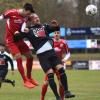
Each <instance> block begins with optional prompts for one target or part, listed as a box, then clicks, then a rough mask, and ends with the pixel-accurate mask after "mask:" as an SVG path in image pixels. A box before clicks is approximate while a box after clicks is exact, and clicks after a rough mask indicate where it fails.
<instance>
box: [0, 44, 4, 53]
mask: <svg viewBox="0 0 100 100" xmlns="http://www.w3.org/2000/svg"><path fill="white" fill-rule="evenodd" d="M4 51H5V45H4V44H2V43H0V52H1V53H4Z"/></svg>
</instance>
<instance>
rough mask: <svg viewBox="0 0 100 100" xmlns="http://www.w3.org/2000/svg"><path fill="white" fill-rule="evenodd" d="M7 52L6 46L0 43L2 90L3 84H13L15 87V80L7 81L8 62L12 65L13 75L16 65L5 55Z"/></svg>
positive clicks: (0, 79) (0, 80)
mask: <svg viewBox="0 0 100 100" xmlns="http://www.w3.org/2000/svg"><path fill="white" fill-rule="evenodd" d="M4 52H5V45H3V44H1V43H0V88H1V85H2V83H8V84H11V85H12V86H13V87H14V86H15V81H14V80H9V79H6V75H7V73H8V62H10V64H11V70H12V73H13V71H14V65H13V61H12V59H11V58H10V57H9V56H8V55H6V54H4Z"/></svg>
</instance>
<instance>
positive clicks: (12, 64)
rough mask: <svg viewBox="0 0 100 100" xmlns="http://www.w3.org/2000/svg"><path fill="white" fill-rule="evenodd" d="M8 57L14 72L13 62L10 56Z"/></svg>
mask: <svg viewBox="0 0 100 100" xmlns="http://www.w3.org/2000/svg"><path fill="white" fill-rule="evenodd" d="M6 57H7V60H8V61H9V63H10V65H11V70H12V71H14V64H13V60H12V59H11V58H10V57H9V56H7V55H6Z"/></svg>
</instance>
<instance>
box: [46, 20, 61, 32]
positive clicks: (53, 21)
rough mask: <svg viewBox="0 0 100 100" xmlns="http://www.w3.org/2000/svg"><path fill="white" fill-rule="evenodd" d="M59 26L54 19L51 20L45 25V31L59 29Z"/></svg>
mask: <svg viewBox="0 0 100 100" xmlns="http://www.w3.org/2000/svg"><path fill="white" fill-rule="evenodd" d="M59 30H60V26H59V24H58V22H57V21H56V20H52V21H51V24H50V25H46V31H47V33H52V32H54V31H59Z"/></svg>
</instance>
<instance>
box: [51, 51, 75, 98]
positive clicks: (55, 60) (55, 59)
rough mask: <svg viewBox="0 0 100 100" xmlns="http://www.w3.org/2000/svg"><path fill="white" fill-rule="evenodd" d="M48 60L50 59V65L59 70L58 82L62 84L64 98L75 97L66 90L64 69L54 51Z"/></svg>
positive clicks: (66, 83)
mask: <svg viewBox="0 0 100 100" xmlns="http://www.w3.org/2000/svg"><path fill="white" fill-rule="evenodd" d="M50 60H51V63H52V66H56V69H57V70H58V72H59V75H60V82H61V84H62V86H63V87H64V96H65V98H71V97H75V95H73V94H71V93H70V91H68V82H67V75H66V73H65V70H64V68H63V64H62V62H61V60H60V59H59V58H58V57H57V55H56V54H55V52H54V54H53V55H52V56H51V58H50Z"/></svg>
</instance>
